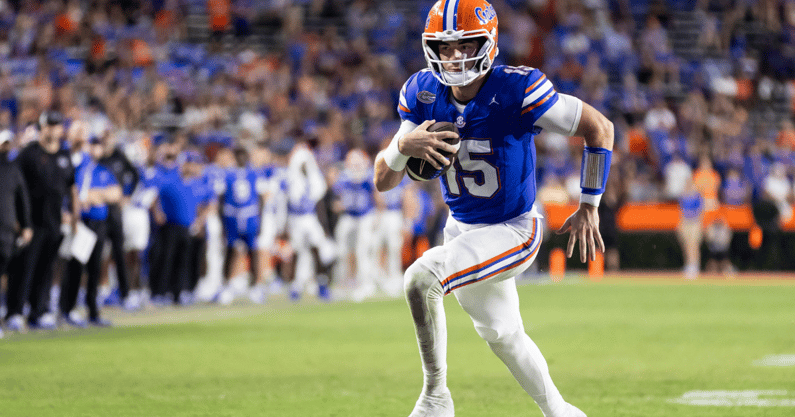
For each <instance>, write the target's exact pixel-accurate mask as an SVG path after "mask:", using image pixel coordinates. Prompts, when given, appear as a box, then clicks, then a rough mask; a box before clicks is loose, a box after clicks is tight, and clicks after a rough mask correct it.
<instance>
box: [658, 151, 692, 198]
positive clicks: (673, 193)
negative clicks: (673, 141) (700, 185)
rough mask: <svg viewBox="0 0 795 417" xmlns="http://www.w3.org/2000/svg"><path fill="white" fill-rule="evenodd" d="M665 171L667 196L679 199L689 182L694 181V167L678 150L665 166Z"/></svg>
mask: <svg viewBox="0 0 795 417" xmlns="http://www.w3.org/2000/svg"><path fill="white" fill-rule="evenodd" d="M663 173H664V175H665V198H666V199H669V200H673V201H679V199H680V198H681V197H682V194H684V192H685V188H686V187H687V184H688V183H689V182H691V181H693V169H691V168H690V165H688V164H687V162H685V161H684V160H683V159H682V156H681V155H680V154H679V153H678V152H677V153H675V154H674V156H673V159H672V160H671V162H669V163H668V165H666V166H665V168H664V172H663Z"/></svg>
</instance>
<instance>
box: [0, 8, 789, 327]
mask: <svg viewBox="0 0 795 417" xmlns="http://www.w3.org/2000/svg"><path fill="white" fill-rule="evenodd" d="M493 3H494V6H495V9H496V10H497V13H498V15H499V16H500V25H501V36H500V39H499V46H500V54H499V56H498V64H500V63H502V64H510V65H527V66H533V67H537V68H540V69H542V70H543V71H544V72H545V73H546V74H547V75H548V77H549V79H550V80H551V81H552V82H553V84H554V86H555V88H556V89H557V90H558V91H560V92H564V93H569V94H574V95H577V96H578V97H581V98H582V99H583V100H585V101H587V102H588V103H590V104H591V105H593V106H594V107H596V108H597V109H598V110H600V111H601V112H602V113H604V114H606V115H608V116H609V117H610V119H611V120H612V121H613V122H614V124H615V126H616V144H617V145H616V151H615V154H614V157H613V163H614V167H613V170H615V171H614V172H616V173H617V175H613V176H611V184H610V186H609V187H608V190H609V194H610V195H607V196H606V197H605V200H604V203H603V205H604V206H605V209H604V210H609V211H610V212H612V213H613V214H614V213H615V211H616V210H617V208H618V207H619V206H620V205H621V204H624V203H627V202H665V201H675V202H681V205H682V207H683V217H684V218H685V219H687V218H691V217H697V216H698V215H699V213H701V212H702V211H705V210H706V211H709V210H711V209H712V208H714V207H716V206H717V205H719V204H726V205H744V204H752V203H756V202H768V203H770V204H768V205H767V206H765V207H768V206H772V210H769V211H768V212H769V213H767V214H766V213H763V211H762V210H759V213H760V214H761V215H768V214H769V215H768V217H770V218H773V219H775V220H774V221H772V222H767V223H765V225H767V226H765V227H770V228H772V229H775V228H776V227H777V226H776V224H777V221H778V220H780V219H786V218H788V217H789V216H791V215H792V210H791V208H790V207H791V203H792V200H793V195H795V194H794V193H793V176H795V127H794V126H793V122H792V113H793V101H792V99H793V96H794V95H793V90H795V89H794V88H793V87H795V83H793V81H794V80H795V2H791V1H778V0H759V1H754V2H746V1H732V0H712V1H703V0H700V1H697V2H689V1H681V0H669V1H662V0H657V1H654V0H648V1H645V0H644V1H640V0H638V1H634V0H587V1H566V0H548V1H545V0H534V1H520V0H499V1H494V2H493ZM432 4H433V2H432V1H424V0H419V1H414V0H400V1H390V2H377V1H372V0H353V1H342V0H303V1H287V0H275V1H262V2H256V1H232V0H209V1H206V2H205V1H203V0H201V1H199V0H164V1H121V2H110V1H105V0H94V1H79V0H69V1H61V0H49V1H32V0H31V1H3V2H0V129H2V133H0V143H2V146H3V148H2V152H4V153H6V154H7V155H8V159H9V160H12V161H15V162H14V163H11V164H10V165H9V166H16V168H9V169H17V170H18V171H19V173H20V174H21V178H22V179H23V180H24V181H25V186H24V187H16V188H13V189H12V188H11V187H10V186H9V187H5V188H3V192H4V193H8V195H9V196H12V197H6V196H3V197H2V199H5V198H12V201H14V202H13V203H9V204H7V205H4V206H3V207H4V208H6V210H5V211H4V212H3V213H2V215H3V216H6V217H7V216H11V215H14V214H15V215H16V216H14V222H13V223H11V224H9V225H8V227H5V226H4V227H5V228H4V229H3V233H4V235H3V236H2V239H0V241H2V242H3V245H4V247H3V254H2V258H3V259H6V258H7V262H5V261H4V262H3V263H0V266H2V267H3V268H5V263H8V264H9V265H8V267H7V273H6V276H7V280H6V281H5V282H6V285H5V288H6V291H5V294H6V297H5V299H6V301H5V304H4V307H3V308H4V309H5V326H6V328H7V329H12V330H22V329H24V328H25V327H26V326H30V327H34V328H53V327H55V326H57V325H59V324H60V323H68V324H71V325H75V326H85V325H88V324H93V325H99V326H104V325H108V324H109V323H108V322H107V321H105V320H104V319H102V316H101V314H100V307H101V306H102V305H103V304H109V305H120V306H122V307H124V308H126V309H130V310H135V309H138V308H141V306H143V305H164V304H169V303H177V304H189V303H192V302H194V301H195V300H196V299H201V300H206V301H215V302H218V303H220V304H228V303H230V302H232V301H233V300H234V298H235V297H237V296H240V295H242V294H245V295H247V296H248V297H249V298H250V299H251V300H252V301H255V302H264V301H265V300H266V298H267V295H268V293H269V291H272V290H274V288H275V287H276V286H277V284H273V283H274V282H275V283H282V284H283V288H285V289H286V291H287V293H288V294H289V296H290V298H292V299H294V300H298V299H300V298H301V296H302V294H304V293H305V292H310V293H312V294H315V295H317V296H319V297H320V298H322V299H331V298H336V297H340V296H344V297H352V298H353V299H355V300H363V299H366V298H368V297H371V296H373V295H374V294H375V293H376V291H377V290H379V289H380V290H381V291H383V292H384V293H386V294H388V295H392V296H394V295H397V294H399V293H400V291H401V284H400V282H401V273H402V266H403V265H404V263H405V262H410V261H411V258H412V257H413V256H416V253H414V252H413V251H414V250H415V249H416V250H420V251H421V250H422V248H423V247H427V246H428V245H432V244H433V243H434V241H435V240H436V239H437V235H438V231H439V228H440V225H442V224H443V220H444V218H445V217H446V212H445V208H444V207H445V206H444V204H443V202H442V201H441V196H440V192H439V189H438V184H436V183H435V182H433V181H432V182H427V183H412V182H408V183H405V184H404V186H403V187H400V189H399V190H398V191H397V192H395V193H391V194H385V195H381V194H378V193H376V192H375V191H374V190H373V188H372V185H371V174H370V170H371V169H372V168H371V164H372V160H373V158H374V156H375V154H376V152H377V151H378V150H379V149H380V148H381V147H382V145H383V144H384V143H385V141H387V140H390V139H391V137H392V135H393V134H394V132H395V131H396V130H397V127H398V125H399V124H400V120H399V118H398V116H397V113H396V111H395V108H396V105H397V97H398V93H399V91H400V88H401V86H402V83H403V82H404V81H405V79H406V78H407V77H408V75H410V74H411V73H413V72H415V71H418V70H420V69H422V68H424V67H425V66H426V63H425V61H424V58H423V56H422V53H421V51H420V45H419V41H418V39H419V38H420V33H421V32H422V29H423V27H422V22H423V18H422V16H426V15H427V12H428V10H429V9H430V7H431V6H432ZM536 145H537V148H538V155H539V164H540V166H539V178H538V183H539V193H538V196H539V203H541V204H554V203H568V202H574V201H577V199H578V198H579V191H580V187H579V161H580V155H581V149H582V148H581V146H582V144H581V140H578V139H575V138H566V137H561V136H558V135H554V134H548V133H546V132H541V134H539V135H538V137H537V141H536ZM3 159H5V158H3ZM3 162H4V163H5V161H3ZM45 167H46V169H45ZM3 169H6V168H5V166H3ZM15 175H16V174H15ZM3 178H4V181H5V178H10V177H6V176H4V177H3ZM22 190H24V192H22ZM13 199H15V200H13ZM2 201H5V200H2ZM25 201H27V203H24V202H25ZM604 210H603V211H604ZM608 215H609V213H608V214H603V217H605V216H608ZM78 220H81V221H78ZM605 223H606V224H611V222H610V221H606V222H605ZM759 223H760V225H761V224H762V223H763V222H762V221H759ZM81 225H84V226H85V227H87V228H88V229H90V230H91V231H92V232H93V234H94V235H96V236H97V237H98V239H97V242H96V244H94V245H93V246H91V247H92V248H93V249H92V252H91V254H90V255H89V256H87V257H86V258H87V259H86V260H85V261H82V262H81V261H80V260H77V259H76V257H75V256H73V255H74V254H73V253H72V252H70V250H72V249H74V248H72V246H79V245H77V244H75V243H73V240H74V239H72V237H73V236H76V235H78V234H79V230H78V229H80V228H81V227H82V226H81ZM772 229H771V230H772ZM699 230H700V229H699ZM716 233H717V234H716ZM708 234H709V236H713V237H714V236H718V238H716V239H711V240H710V242H712V241H718V240H720V236H724V237H725V233H724V234H723V235H721V234H720V233H719V232H713V233H711V234H710V233H708ZM692 235H693V233H689V234H687V236H692ZM697 235H699V239H700V233H697ZM684 240H687V239H684ZM723 240H725V238H724V239H723ZM64 241H66V243H64ZM106 241H107V244H106ZM698 243H699V244H700V240H699V242H698ZM683 247H684V248H685V252H686V253H689V252H688V251H690V252H693V250H692V241H691V242H689V243H688V242H684V243H683ZM59 248H60V249H59ZM236 248H238V249H243V251H239V250H236ZM404 248H407V249H408V250H404ZM687 248H690V249H687ZM56 253H58V254H59V255H58V256H56ZM688 256H689V255H686V258H687V260H686V262H687V263H688V265H690V266H689V267H690V268H691V269H692V268H693V267H694V266H693V264H694V263H695V262H696V261H695V260H693V259H690V258H689V257H688ZM692 256H698V254H697V253H693V255H692ZM109 265H110V266H109ZM0 272H2V271H0ZM84 272H85V275H86V276H87V277H88V279H87V280H86V282H85V288H81V279H82V278H81V277H82V276H83V274H84ZM244 272H248V274H245V273H244ZM237 276H242V277H247V278H242V281H241V279H237V280H235V279H234V278H235V277H237ZM246 280H248V282H246ZM241 282H242V283H241ZM97 299H98V300H100V301H99V302H96V301H95V300H97ZM81 300H82V301H81ZM79 302H83V303H85V304H86V305H87V307H88V310H89V312H88V317H87V319H88V320H85V319H84V318H83V317H81V316H80V315H79V314H75V313H74V311H75V306H76V305H77V304H78V303H79ZM26 305H27V307H26ZM25 315H27V317H25Z"/></svg>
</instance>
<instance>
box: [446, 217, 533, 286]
mask: <svg viewBox="0 0 795 417" xmlns="http://www.w3.org/2000/svg"><path fill="white" fill-rule="evenodd" d="M538 229H539V228H538V219H537V218H536V219H533V234H532V235H531V236H530V238H529V239H527V241H526V242H524V243H522V244H520V245H518V246H515V247H513V248H511V249H508V250H507V251H505V252H503V253H500V254H499V255H497V256H494V257H492V258H490V259H488V260H486V261H483V262H481V263H479V264H477V265H473V266H470V267H468V268H466V269H464V270H461V271H458V272H456V273H454V274H452V275H450V276H448V277H447V278H445V279H444V280H442V289H444V294H445V295H447V294H450V293H451V292H452V291H453V290H456V289H458V288H462V287H465V286H467V285H470V284H474V283H476V282H480V281H483V280H486V279H489V278H491V277H493V276H495V275H498V274H501V273H503V272H505V271H508V270H511V269H514V268H516V267H519V266H521V265H522V264H524V263H526V262H528V261H529V260H531V259H533V257H534V256H535V254H536V253H537V252H538V248H540V247H541V233H540V231H539V230H538ZM487 271H489V272H487Z"/></svg>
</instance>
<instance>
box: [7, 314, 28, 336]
mask: <svg viewBox="0 0 795 417" xmlns="http://www.w3.org/2000/svg"><path fill="white" fill-rule="evenodd" d="M6 328H7V329H8V330H10V331H12V332H24V331H25V318H24V317H22V316H21V315H19V314H14V315H13V316H11V317H9V318H8V320H6Z"/></svg>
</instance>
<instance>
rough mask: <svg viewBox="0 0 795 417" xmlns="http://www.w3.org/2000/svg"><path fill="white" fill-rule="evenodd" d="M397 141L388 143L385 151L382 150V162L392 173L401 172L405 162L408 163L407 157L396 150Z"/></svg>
mask: <svg viewBox="0 0 795 417" xmlns="http://www.w3.org/2000/svg"><path fill="white" fill-rule="evenodd" d="M398 140H399V138H397V139H395V140H393V141H392V142H390V143H389V146H387V148H386V149H384V162H386V165H387V166H388V167H389V169H391V170H392V171H398V172H399V171H403V169H404V168H406V162H408V161H409V157H408V156H406V155H403V154H402V153H400V150H398Z"/></svg>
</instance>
